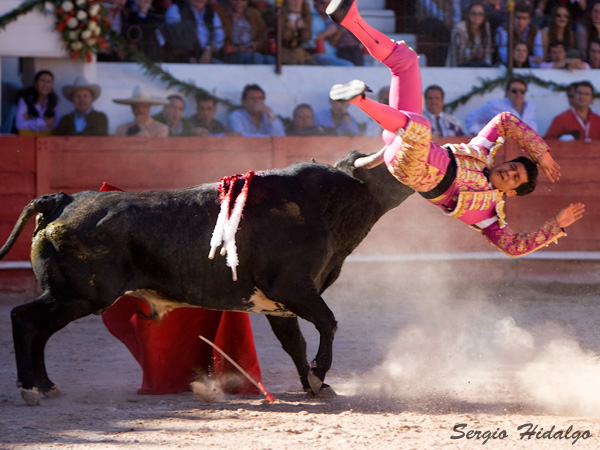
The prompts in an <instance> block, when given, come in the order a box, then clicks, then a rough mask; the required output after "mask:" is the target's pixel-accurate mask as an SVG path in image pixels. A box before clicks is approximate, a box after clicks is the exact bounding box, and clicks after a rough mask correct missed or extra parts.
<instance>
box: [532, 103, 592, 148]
mask: <svg viewBox="0 0 600 450" xmlns="http://www.w3.org/2000/svg"><path fill="white" fill-rule="evenodd" d="M586 129H587V132H586ZM573 131H577V132H579V137H578V138H577V139H578V140H580V141H583V140H585V139H586V138H589V139H592V140H600V116H599V115H598V114H596V113H594V111H592V110H591V109H590V114H589V117H588V121H587V122H586V123H584V122H583V120H582V119H581V118H580V117H579V116H577V115H576V113H575V111H574V110H573V108H569V109H567V110H566V111H564V112H562V113H560V114H559V115H558V116H556V117H555V118H554V119H553V120H552V123H551V124H550V128H548V131H546V136H545V137H544V139H558V138H559V137H560V136H561V135H563V134H567V133H571V132H573Z"/></svg>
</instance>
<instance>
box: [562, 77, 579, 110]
mask: <svg viewBox="0 0 600 450" xmlns="http://www.w3.org/2000/svg"><path fill="white" fill-rule="evenodd" d="M578 84H579V83H578V82H574V83H571V84H569V85H568V86H567V89H566V91H565V94H567V102H568V103H569V106H573V100H574V99H575V89H577V85H578Z"/></svg>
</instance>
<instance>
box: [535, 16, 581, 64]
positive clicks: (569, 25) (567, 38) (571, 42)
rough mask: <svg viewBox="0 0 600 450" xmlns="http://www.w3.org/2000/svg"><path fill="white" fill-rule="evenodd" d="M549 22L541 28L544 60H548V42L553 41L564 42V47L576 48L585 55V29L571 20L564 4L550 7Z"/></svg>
mask: <svg viewBox="0 0 600 450" xmlns="http://www.w3.org/2000/svg"><path fill="white" fill-rule="evenodd" d="M550 17H551V18H550V23H549V24H548V26H547V27H545V28H542V42H543V45H544V60H545V61H549V60H550V44H551V43H552V42H555V41H561V42H564V43H565V47H566V48H567V49H569V48H576V49H578V50H579V51H580V52H581V55H582V56H583V55H585V50H586V49H585V41H586V39H585V30H584V29H583V27H582V26H581V25H579V24H578V23H575V22H571V16H570V14H569V10H568V9H567V7H566V6H565V5H560V4H559V5H555V6H554V8H552V13H551V16H550Z"/></svg>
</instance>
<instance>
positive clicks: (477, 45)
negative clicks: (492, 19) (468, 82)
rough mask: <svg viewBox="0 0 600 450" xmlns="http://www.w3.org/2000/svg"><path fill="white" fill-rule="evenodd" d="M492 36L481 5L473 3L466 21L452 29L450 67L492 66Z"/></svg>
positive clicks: (467, 13) (449, 53)
mask: <svg viewBox="0 0 600 450" xmlns="http://www.w3.org/2000/svg"><path fill="white" fill-rule="evenodd" d="M493 52H494V49H493V47H492V35H491V31H490V24H489V23H488V21H487V20H486V19H485V9H484V7H483V5H482V4H481V3H473V4H472V5H471V6H470V7H469V9H468V10H467V11H466V16H465V20H463V21H461V22H459V23H457V24H456V25H454V27H453V28H452V33H451V38H450V49H449V52H448V63H447V65H448V66H451V67H456V66H459V67H489V66H491V64H492V54H493Z"/></svg>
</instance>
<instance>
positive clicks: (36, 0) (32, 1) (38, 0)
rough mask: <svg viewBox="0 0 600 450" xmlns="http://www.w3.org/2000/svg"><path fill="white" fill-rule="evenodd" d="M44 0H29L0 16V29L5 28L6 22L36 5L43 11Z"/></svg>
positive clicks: (31, 9) (13, 19) (29, 10)
mask: <svg viewBox="0 0 600 450" xmlns="http://www.w3.org/2000/svg"><path fill="white" fill-rule="evenodd" d="M46 1H47V0H29V1H26V2H23V3H21V4H20V5H19V6H18V7H16V8H15V9H13V10H12V11H10V12H8V13H6V14H4V15H3V16H0V30H3V29H4V28H6V26H7V25H8V24H10V23H12V22H14V21H15V20H17V19H18V18H19V17H20V16H22V15H23V14H27V13H29V12H31V11H33V10H34V9H35V8H36V7H37V8H40V10H42V11H44V4H45V3H46Z"/></svg>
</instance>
